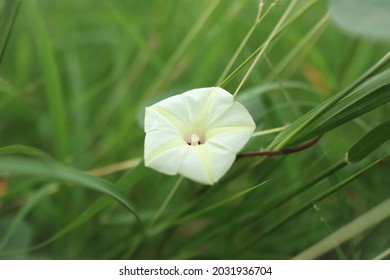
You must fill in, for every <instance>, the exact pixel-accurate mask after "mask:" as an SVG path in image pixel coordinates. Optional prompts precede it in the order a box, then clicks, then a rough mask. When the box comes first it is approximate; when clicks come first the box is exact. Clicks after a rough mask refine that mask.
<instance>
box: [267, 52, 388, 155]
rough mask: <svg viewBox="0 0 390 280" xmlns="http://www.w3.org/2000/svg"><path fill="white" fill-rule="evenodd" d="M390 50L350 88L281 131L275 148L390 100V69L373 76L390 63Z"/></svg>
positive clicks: (304, 138)
mask: <svg viewBox="0 0 390 280" xmlns="http://www.w3.org/2000/svg"><path fill="white" fill-rule="evenodd" d="M389 58H390V53H388V54H387V55H386V56H385V57H384V58H383V59H382V60H381V61H379V62H378V63H377V64H376V65H374V66H373V67H372V68H371V69H369V70H368V71H367V72H366V73H365V74H363V75H362V76H361V77H360V78H359V79H358V80H357V81H356V82H354V83H353V84H352V85H351V86H350V87H348V88H347V89H346V90H344V91H342V92H340V93H338V94H336V95H334V96H332V97H331V98H329V99H328V100H326V101H325V102H323V103H321V104H320V105H318V106H317V107H315V108H314V109H312V110H311V111H309V112H308V113H306V114H305V115H303V116H302V117H300V118H299V119H297V120H296V121H294V122H293V123H292V124H291V125H290V126H289V127H288V128H287V129H285V130H284V131H283V132H281V133H280V134H279V135H278V136H277V137H276V138H275V139H274V141H273V143H272V145H271V148H274V147H276V148H277V149H281V148H283V147H284V146H285V145H286V144H288V145H296V144H297V143H301V142H303V141H305V140H308V139H310V138H312V137H314V136H317V135H319V134H323V133H324V132H326V131H328V130H330V129H333V128H335V127H337V126H340V125H342V124H344V123H345V122H347V121H349V120H351V119H353V118H356V117H358V116H360V115H362V114H364V113H366V112H368V111H369V110H373V109H375V108H377V107H379V106H382V105H383V104H385V103H387V102H388V101H389V94H388V91H389V83H390V69H387V70H385V71H382V72H380V73H379V74H376V75H374V76H372V74H373V73H374V72H375V71H376V70H378V69H379V68H381V67H383V65H385V64H387V63H388V60H389Z"/></svg>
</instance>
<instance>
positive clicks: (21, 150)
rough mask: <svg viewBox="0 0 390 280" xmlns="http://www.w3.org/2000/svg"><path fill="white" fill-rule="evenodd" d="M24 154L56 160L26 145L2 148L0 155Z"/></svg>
mask: <svg viewBox="0 0 390 280" xmlns="http://www.w3.org/2000/svg"><path fill="white" fill-rule="evenodd" d="M12 154H22V155H26V156H33V157H37V158H40V159H47V160H54V159H53V158H52V157H51V156H50V155H49V154H47V153H45V152H43V151H41V150H39V149H37V148H34V147H30V146H25V145H9V146H5V147H1V148H0V155H12Z"/></svg>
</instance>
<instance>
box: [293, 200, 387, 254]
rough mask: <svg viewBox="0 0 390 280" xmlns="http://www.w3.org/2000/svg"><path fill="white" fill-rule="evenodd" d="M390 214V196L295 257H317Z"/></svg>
mask: <svg viewBox="0 0 390 280" xmlns="http://www.w3.org/2000/svg"><path fill="white" fill-rule="evenodd" d="M389 216H390V198H389V199H387V200H385V201H384V202H382V203H381V204H379V205H378V206H375V207H374V208H373V209H371V210H369V211H368V212H366V213H364V214H363V215H361V216H360V217H358V218H356V219H354V220H353V221H352V222H350V223H348V224H347V225H345V226H343V227H342V228H340V229H338V230H337V231H336V232H334V233H332V234H331V235H329V236H327V237H325V238H324V239H322V240H321V241H319V242H318V243H316V244H314V245H313V246H311V247H309V248H307V249H306V250H304V251H303V252H301V253H299V254H298V255H296V256H295V257H294V258H293V259H296V260H308V259H315V258H317V257H319V256H321V255H322V254H324V253H326V252H328V251H330V250H332V249H333V248H335V247H337V246H339V245H341V244H342V243H344V242H345V241H347V240H348V239H351V238H353V237H355V236H356V235H358V234H360V233H362V232H363V231H365V230H367V229H369V228H370V227H372V226H374V225H376V224H379V223H380V222H382V221H383V220H385V219H387V218H388V217H389Z"/></svg>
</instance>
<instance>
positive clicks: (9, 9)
mask: <svg viewBox="0 0 390 280" xmlns="http://www.w3.org/2000/svg"><path fill="white" fill-rule="evenodd" d="M18 5H19V0H6V1H5V2H4V5H3V9H2V11H1V14H0V63H1V61H2V58H3V55H4V52H5V47H6V45H7V42H8V38H9V35H10V33H11V28H12V25H13V23H14V21H15V18H16V12H17V9H18Z"/></svg>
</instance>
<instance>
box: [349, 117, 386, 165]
mask: <svg viewBox="0 0 390 280" xmlns="http://www.w3.org/2000/svg"><path fill="white" fill-rule="evenodd" d="M389 139H390V121H387V122H384V123H382V124H380V125H378V126H377V127H375V128H374V129H372V130H371V131H369V132H368V133H367V134H366V135H364V136H363V137H362V138H361V139H359V140H358V141H357V142H356V143H355V144H354V145H353V146H352V147H351V149H349V151H348V153H347V159H348V161H350V162H353V163H355V162H359V161H361V160H362V159H364V158H365V157H367V156H368V155H369V154H371V153H372V152H373V151H374V150H375V149H377V148H379V147H380V146H381V145H382V144H384V143H385V142H386V141H388V140H389Z"/></svg>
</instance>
